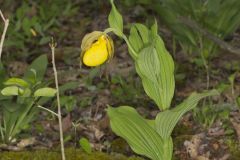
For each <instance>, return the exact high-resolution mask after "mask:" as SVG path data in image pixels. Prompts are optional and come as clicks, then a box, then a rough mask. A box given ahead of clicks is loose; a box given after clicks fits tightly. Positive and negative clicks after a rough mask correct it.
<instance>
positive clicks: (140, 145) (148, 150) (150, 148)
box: [107, 106, 172, 160]
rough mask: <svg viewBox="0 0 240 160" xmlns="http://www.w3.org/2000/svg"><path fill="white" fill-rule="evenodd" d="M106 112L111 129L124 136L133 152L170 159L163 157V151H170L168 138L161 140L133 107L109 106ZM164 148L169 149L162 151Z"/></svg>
mask: <svg viewBox="0 0 240 160" xmlns="http://www.w3.org/2000/svg"><path fill="white" fill-rule="evenodd" d="M107 113H108V116H109V117H110V124H111V128H112V130H113V131H114V132H115V133H116V134H117V135H118V136H120V137H122V138H124V139H125V140H126V141H127V142H128V144H129V145H130V147H131V148H132V150H133V151H134V152H136V153H137V154H140V155H144V156H146V157H148V158H150V159H152V160H171V157H168V158H165V157H166V156H167V155H165V153H167V154H169V153H170V152H172V150H171V149H172V147H171V145H172V144H171V145H169V143H170V140H167V141H166V140H163V139H162V138H161V137H160V136H159V135H158V133H157V132H156V130H154V128H152V126H151V125H149V122H147V121H146V120H145V119H143V118H142V117H141V116H140V115H139V114H138V113H137V112H136V110H135V109H134V108H132V107H129V106H121V107H118V108H112V107H109V108H108V110H107ZM164 142H165V143H164ZM164 149H169V151H164ZM168 156H169V155H168Z"/></svg>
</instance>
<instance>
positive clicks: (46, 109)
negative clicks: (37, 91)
mask: <svg viewBox="0 0 240 160" xmlns="http://www.w3.org/2000/svg"><path fill="white" fill-rule="evenodd" d="M37 107H38V108H41V109H43V110H45V111H48V112H49V113H52V114H53V115H55V116H57V117H58V114H57V113H55V112H53V111H51V110H50V109H48V108H45V107H43V106H40V105H38V106H37Z"/></svg>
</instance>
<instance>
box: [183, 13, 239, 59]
mask: <svg viewBox="0 0 240 160" xmlns="http://www.w3.org/2000/svg"><path fill="white" fill-rule="evenodd" d="M179 20H180V21H181V22H182V23H183V24H185V25H186V26H188V27H190V28H192V29H193V30H195V31H198V32H199V33H201V34H202V35H203V36H204V37H206V38H208V39H209V40H211V41H213V42H214V43H216V44H217V45H218V46H219V47H220V48H221V49H223V50H227V51H229V52H230V53H234V54H237V55H240V48H235V47H233V46H231V45H229V44H228V43H226V42H225V41H223V40H221V39H220V38H218V37H217V36H215V35H213V34H212V33H210V32H208V31H207V30H205V29H204V28H202V27H200V26H199V25H198V24H197V23H196V22H195V21H193V20H191V19H189V18H185V17H179Z"/></svg>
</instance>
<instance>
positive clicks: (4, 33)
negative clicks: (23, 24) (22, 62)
mask: <svg viewBox="0 0 240 160" xmlns="http://www.w3.org/2000/svg"><path fill="white" fill-rule="evenodd" d="M0 16H1V18H2V20H3V22H4V29H3V33H2V37H1V41H0V61H1V57H2V49H3V42H4V40H5V36H6V33H7V29H8V25H9V19H6V18H5V17H4V16H3V13H2V11H1V10H0Z"/></svg>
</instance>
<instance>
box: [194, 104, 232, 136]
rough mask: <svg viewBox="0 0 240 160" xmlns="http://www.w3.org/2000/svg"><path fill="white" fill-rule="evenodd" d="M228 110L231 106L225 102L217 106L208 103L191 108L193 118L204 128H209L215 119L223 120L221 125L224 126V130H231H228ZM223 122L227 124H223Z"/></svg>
mask: <svg viewBox="0 0 240 160" xmlns="http://www.w3.org/2000/svg"><path fill="white" fill-rule="evenodd" d="M230 110H231V106H229V105H226V104H223V105H218V106H214V105H211V104H210V105H206V106H202V107H200V108H195V109H194V110H193V118H194V120H195V121H196V122H197V123H199V124H201V126H202V128H204V129H208V128H210V127H211V126H212V125H213V123H214V122H215V121H216V120H221V121H222V122H223V125H222V127H223V128H225V129H226V131H228V132H231V131H230V130H229V116H230ZM225 124H226V125H227V126H225ZM226 134H227V132H226Z"/></svg>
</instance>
